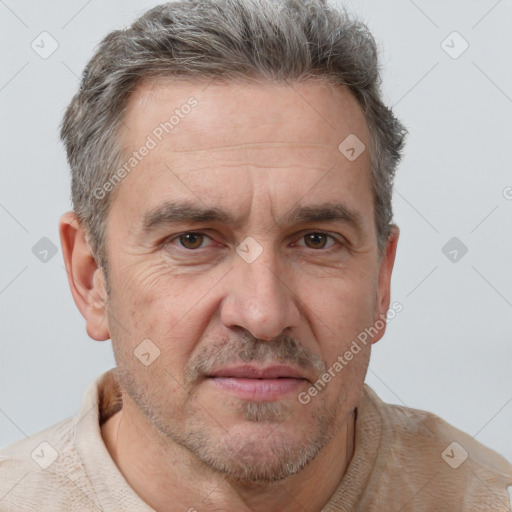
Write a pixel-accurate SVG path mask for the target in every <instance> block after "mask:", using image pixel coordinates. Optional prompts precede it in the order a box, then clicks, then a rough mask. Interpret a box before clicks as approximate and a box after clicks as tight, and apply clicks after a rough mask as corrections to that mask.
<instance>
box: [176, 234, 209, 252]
mask: <svg viewBox="0 0 512 512" xmlns="http://www.w3.org/2000/svg"><path fill="white" fill-rule="evenodd" d="M203 238H204V235H202V234H201V233H186V234H184V235H181V236H180V237H179V241H180V242H181V244H182V245H183V247H185V249H198V248H199V247H201V244H202V243H203Z"/></svg>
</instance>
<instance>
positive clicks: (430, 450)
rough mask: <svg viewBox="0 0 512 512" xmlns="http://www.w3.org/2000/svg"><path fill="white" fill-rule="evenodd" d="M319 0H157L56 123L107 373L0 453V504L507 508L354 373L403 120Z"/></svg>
mask: <svg viewBox="0 0 512 512" xmlns="http://www.w3.org/2000/svg"><path fill="white" fill-rule="evenodd" d="M378 83H379V74H378V63H377V56H376V50H375V44H374V42H373V39H372V38H371V35H370V34H369V33H368V32H367V30H366V28H365V27H364V26H363V25H362V24H360V23H358V22H356V21H353V20H351V19H350V18H349V17H348V16H347V15H346V14H344V13H341V12H338V11H336V10H334V9H333V8H332V7H329V6H328V5H327V4H325V3H323V2H321V1H320V0H310V1H306V0H304V1H294V0H282V1H277V0H244V1H243V2H240V1H239V0H210V1H207V2H200V3H197V2H187V3H186V2H180V3H170V4H165V5H162V6H159V7H156V8H155V9H153V10H151V11H149V12H148V13H146V14H145V15H143V16H142V17H141V18H140V19H139V20H137V21H136V22H135V23H134V24H133V25H132V26H131V27H130V28H128V29H126V30H122V31H115V32H113V33H111V34H109V35H108V36H107V37H106V38H105V40H104V41H103V42H102V44H101V45H100V48H99V49H98V51H97V53H96V55H95V56H94V57H93V58H92V60H91V61H90V63H89V64H88V66H87V68H86V70H85V72H84V75H83V80H82V84H81V88H80V90H79V92H78V93H77V95H76V96H75V97H74V98H73V100H72V102H71V104H70V106H69V108H68V110H67V112H66V114H65V118H64V122H63V126H62V138H63V140H64V142H65V145H66V149H67V152H68V158H69V163H70V166H71V170H72V197H73V207H74V211H73V212H70V213H67V214H65V215H64V216H63V217H62V219H61V223H60V233H61V242H62V248H63V253H64V259H65V262H66V269H67V272H68V277H69V283H70V287H71V291H72V294H73V297H74V300H75V302H76V304H77V307H78V308H79V310H80V312H81V313H82V315H83V316H84V318H85V320H86V325H87V333H88V334H89V336H90V337H91V338H93V339H95V340H106V339H109V338H110V339H112V343H113V348H114V354H115V358H116V363H117V367H116V368H115V369H112V370H110V371H109V372H107V373H106V374H104V375H102V376H100V377H99V378H98V379H97V380H96V381H95V382H93V383H92V384H91V386H90V387H89V388H88V390H87V392H86V394H85V396H84V399H83V403H82V407H81V411H80V414H79V415H77V416H76V417H74V418H70V419H68V420H64V421H62V422H60V423H59V424H57V425H55V426H53V427H50V428H49V429H47V430H45V431H43V432H41V433H39V434H36V435H34V436H32V437H30V438H29V439H26V440H23V441H21V442H18V443H16V444H14V445H12V446H11V447H9V448H7V449H5V450H4V451H3V452H2V453H1V457H0V510H2V511H11V510H38V511H41V510H45V511H46V510H103V511H105V512H107V511H119V510H123V511H124V510H134V511H135V510H156V511H213V510H223V511H237V512H238V511H254V512H256V511H258V512H260V511H265V512H274V511H285V512H291V511H308V512H310V511H311V512H313V511H398V510H401V511H404V512H405V511H425V512H426V511H434V510H447V511H451V510H463V511H484V510H485V511H488V510H497V511H506V510H509V509H510V505H509V499H508V496H507V490H506V488H507V486H508V485H512V466H511V465H510V464H509V463H508V462H507V461H506V460H505V459H504V458H503V457H501V456H500V455H498V454H496V453H495V452H493V451H491V450H490V449H488V448H486V447H484V446H482V445H481V444H479V443H478V442H476V441H475V440H473V439H472V438H471V437H470V436H468V435H467V434H464V433H463V432H461V431H459V430H457V429H455V428H454V427H452V426H450V425H448V424H447V423H445V422H444V421H443V420H441V419H440V418H438V417H436V416H434V415H432V414H430V413H427V412H423V411H417V410H412V409H408V408H405V407H399V406H394V405H388V404H385V403H384V402H382V401H381V400H380V399H379V398H378V397H377V395H376V394H375V393H374V392H373V391H372V390H371V389H370V388H369V387H368V386H367V385H365V384H364V379H365V375H366V371H367V368H368V362H369V358H370V352H371V345H372V344H373V343H375V342H377V341H378V340H379V339H380V338H381V337H382V336H383V335H384V332H385V328H386V319H387V318H389V315H390V314H391V313H393V314H396V312H397V311H398V310H399V309H400V305H399V304H397V303H394V304H391V300H390V279H391V273H392V268H393V263H394V258H395V252H396V247H397V242H398V236H399V231H398V228H397V227H396V226H395V225H394V224H393V223H392V210H391V189H392V181H393V176H394V172H395V168H396V165H397V163H398V161H399V158H400V154H401V150H402V146H403V140H404V135H405V129H404V128H403V126H402V125H401V123H400V122H399V121H398V120H397V119H396V118H395V117H394V116H393V114H392V112H391V111H390V110H388V109H387V108H386V107H385V106H384V105H383V103H382V101H381V99H380V96H379V89H378Z"/></svg>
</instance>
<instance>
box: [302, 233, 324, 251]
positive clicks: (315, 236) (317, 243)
mask: <svg viewBox="0 0 512 512" xmlns="http://www.w3.org/2000/svg"><path fill="white" fill-rule="evenodd" d="M304 239H305V240H306V245H307V246H308V247H310V248H311V249H323V248H324V247H325V244H326V243H327V235H325V234H324V233H309V234H307V235H305V236H304ZM310 243H311V245H309V244H310Z"/></svg>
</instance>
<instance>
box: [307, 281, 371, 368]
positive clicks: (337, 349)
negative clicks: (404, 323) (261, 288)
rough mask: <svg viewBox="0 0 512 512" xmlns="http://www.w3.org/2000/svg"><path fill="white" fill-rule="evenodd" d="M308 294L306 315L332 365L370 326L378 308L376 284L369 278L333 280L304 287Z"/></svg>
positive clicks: (325, 356) (324, 354)
mask: <svg viewBox="0 0 512 512" xmlns="http://www.w3.org/2000/svg"><path fill="white" fill-rule="evenodd" d="M301 287H302V288H303V289H304V290H307V293H305V294H304V295H302V296H303V297H305V299H303V300H304V304H305V306H306V308H305V310H306V314H308V315H309V321H310V325H312V326H315V327H314V331H315V337H316V339H317V340H318V342H319V344H320V348H321V350H322V353H323V357H324V359H325V360H327V361H332V360H334V359H336V357H337V356H338V355H340V354H342V353H344V352H345V350H346V349H347V347H348V346H350V344H351V343H352V341H353V340H354V339H356V338H357V336H358V335H359V334H360V333H361V332H362V331H364V329H365V328H366V327H369V326H370V325H371V322H372V320H373V315H374V310H375V305H376V302H375V301H376V291H377V288H376V281H375V279H374V278H373V277H372V276H370V275H367V276H363V275H361V274H360V275H358V276H356V277H344V278H330V279H325V280H320V281H317V282H311V283H303V284H302V285H301Z"/></svg>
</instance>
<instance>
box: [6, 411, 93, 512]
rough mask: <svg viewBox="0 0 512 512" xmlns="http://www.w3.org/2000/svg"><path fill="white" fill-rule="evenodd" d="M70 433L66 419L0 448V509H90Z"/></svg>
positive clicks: (71, 424)
mask: <svg viewBox="0 0 512 512" xmlns="http://www.w3.org/2000/svg"><path fill="white" fill-rule="evenodd" d="M74 432H75V428H74V418H68V419H66V420H62V421H60V422H59V423H57V424H55V425H53V426H51V427H49V428H47V429H45V430H42V431H41V432H38V433H36V434H34V435H32V436H29V437H28V438H26V439H22V440H21V441H18V442H16V443H14V444H12V445H10V446H8V447H6V448H4V449H2V450H0V512H10V511H15V510H16V511H19V510H40V511H49V510H84V509H86V510H87V509H93V508H94V497H92V496H89V495H90V492H89V486H88V484H87V482H85V481H84V476H83V475H84V474H85V473H84V470H83V464H82V461H81V458H80V456H79V454H78V452H77V451H76V450H75V449H74V443H73V438H74ZM91 500H92V501H91ZM71 503H72V507H73V508H72V509H70V508H69V507H70V504H71Z"/></svg>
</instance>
